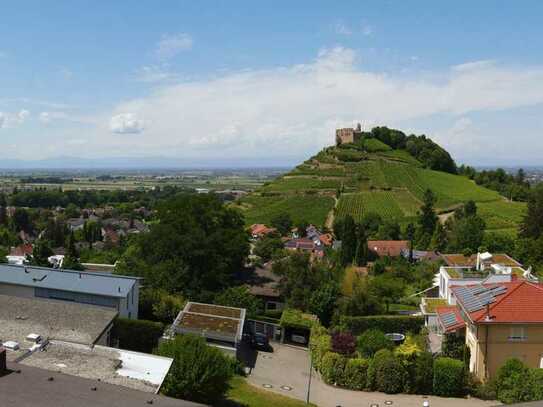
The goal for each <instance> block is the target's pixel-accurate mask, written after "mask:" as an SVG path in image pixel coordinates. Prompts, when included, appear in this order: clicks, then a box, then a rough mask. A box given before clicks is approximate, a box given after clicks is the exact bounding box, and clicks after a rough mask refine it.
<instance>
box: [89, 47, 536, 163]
mask: <svg viewBox="0 0 543 407" xmlns="http://www.w3.org/2000/svg"><path fill="white" fill-rule="evenodd" d="M538 103H543V67H538V66H535V67H515V68H511V67H507V66H500V65H497V64H487V63H485V64H479V65H478V66H473V67H472V69H467V70H466V69H458V68H456V67H455V68H451V69H449V70H446V71H444V72H432V73H430V74H419V75H418V76H412V77H406V76H405V75H398V76H395V75H393V74H380V73H373V72H367V71H364V70H363V69H361V67H360V66H359V65H358V56H357V53H356V52H355V51H353V50H351V49H346V48H341V47H337V48H332V49H324V50H322V51H321V52H320V53H319V54H318V57H317V58H316V59H315V60H314V61H311V62H310V63H307V64H301V65H294V66H286V67H278V68H274V69H262V70H250V71H240V72H233V73H232V72H230V73H226V74H223V75H222V76H218V77H213V78H210V79H207V80H194V81H185V82H183V83H172V84H169V85H166V86H162V87H161V88H159V89H156V90H155V91H154V92H153V93H151V94H150V95H149V96H146V97H143V98H140V99H135V100H132V101H127V102H125V103H122V104H120V105H118V106H117V107H116V108H115V109H114V111H113V113H111V114H110V115H109V117H111V116H114V117H113V119H112V120H111V126H110V129H111V131H113V132H116V133H130V132H131V133H141V132H142V130H143V128H144V122H143V121H142V120H140V119H138V118H143V117H144V118H145V120H146V123H147V122H151V123H153V126H152V127H151V128H146V129H145V133H144V134H143V135H142V136H141V137H138V138H127V139H124V138H123V139H120V138H115V139H111V138H106V137H104V138H102V139H100V142H101V143H104V144H105V145H112V144H114V145H115V146H116V147H117V148H119V149H121V150H122V149H123V148H124V149H125V151H126V149H127V148H129V149H131V151H143V152H146V153H147V154H171V155H178V156H191V155H192V156H197V155H199V154H201V149H202V148H207V149H208V151H207V152H206V154H208V155H211V156H213V155H215V156H221V155H223V154H225V151H226V149H231V150H229V151H231V153H230V154H236V155H237V156H240V157H241V156H252V157H255V156H260V157H267V156H269V155H270V154H274V155H275V156H276V157H277V156H283V155H299V156H306V155H307V154H308V153H309V152H314V151H316V150H317V149H319V148H321V147H323V146H325V145H330V144H331V143H333V132H334V129H335V127H336V126H339V125H350V124H351V123H352V122H353V121H354V120H360V121H363V122H366V123H370V122H371V123H375V124H376V125H377V124H385V125H390V126H401V125H402V122H407V121H413V120H419V121H424V120H425V118H427V117H429V116H431V115H436V114H444V115H448V116H450V117H452V118H455V117H461V116H463V115H466V114H469V113H472V112H482V111H486V112H493V111H494V112H498V111H501V110H507V109H515V108H518V107H522V106H530V105H536V104H538ZM125 112H131V113H130V114H128V115H127V114H126V113H125ZM425 131H426V132H427V134H428V135H429V136H432V133H431V128H426V129H425ZM96 142H98V140H97V141H96ZM445 144H446V143H445ZM217 146H220V148H219V149H217ZM541 147H542V148H543V146H541Z"/></svg>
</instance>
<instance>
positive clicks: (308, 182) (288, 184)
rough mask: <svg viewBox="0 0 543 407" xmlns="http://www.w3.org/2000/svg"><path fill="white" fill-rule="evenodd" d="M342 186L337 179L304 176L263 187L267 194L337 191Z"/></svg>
mask: <svg viewBox="0 0 543 407" xmlns="http://www.w3.org/2000/svg"><path fill="white" fill-rule="evenodd" d="M340 186H341V181H340V180H337V179H319V178H318V177H311V176H303V177H296V178H285V177H283V178H279V179H278V180H277V181H275V182H272V183H270V184H269V185H265V186H263V187H262V191H267V192H286V191H306V190H312V189H324V190H331V191H335V190H336V189H338V188H339V187H340Z"/></svg>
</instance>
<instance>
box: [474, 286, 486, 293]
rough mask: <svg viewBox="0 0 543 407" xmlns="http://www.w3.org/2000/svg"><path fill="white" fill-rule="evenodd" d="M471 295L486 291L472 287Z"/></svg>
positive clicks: (481, 287) (482, 287)
mask: <svg viewBox="0 0 543 407" xmlns="http://www.w3.org/2000/svg"><path fill="white" fill-rule="evenodd" d="M470 291H471V293H472V294H474V295H475V294H479V293H482V292H483V291H486V288H485V287H484V286H482V285H481V286H478V287H473V288H472V289H471V290H470Z"/></svg>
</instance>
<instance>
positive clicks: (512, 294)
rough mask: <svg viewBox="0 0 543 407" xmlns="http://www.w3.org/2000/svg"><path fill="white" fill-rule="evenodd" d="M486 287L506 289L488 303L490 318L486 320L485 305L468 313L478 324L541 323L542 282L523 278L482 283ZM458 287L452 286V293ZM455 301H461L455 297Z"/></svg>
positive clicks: (542, 311) (542, 319)
mask: <svg viewBox="0 0 543 407" xmlns="http://www.w3.org/2000/svg"><path fill="white" fill-rule="evenodd" d="M483 285H484V286H485V287H487V288H492V287H496V286H503V287H506V289H507V290H506V291H505V292H503V293H501V294H499V295H496V296H495V301H494V302H492V303H490V306H489V311H490V317H491V319H490V320H487V309H486V307H485V308H483V309H480V310H477V311H474V312H471V313H468V314H469V318H470V319H471V320H472V321H473V322H475V323H478V324H488V323H492V324H498V323H540V324H543V284H539V283H537V284H536V283H532V282H529V281H525V280H516V281H512V282H509V283H498V284H483ZM458 288H459V287H453V288H452V292H453V293H454V292H455V290H457V289H458ZM457 302H458V303H460V304H461V305H462V302H461V301H460V299H459V298H457Z"/></svg>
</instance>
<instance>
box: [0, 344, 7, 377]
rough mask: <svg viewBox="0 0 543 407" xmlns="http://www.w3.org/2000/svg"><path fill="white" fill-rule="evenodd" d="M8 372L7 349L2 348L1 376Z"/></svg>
mask: <svg viewBox="0 0 543 407" xmlns="http://www.w3.org/2000/svg"><path fill="white" fill-rule="evenodd" d="M6 370H7V365H6V349H5V348H3V347H1V346H0V376H2V375H3V374H4V372H5V371H6Z"/></svg>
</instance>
